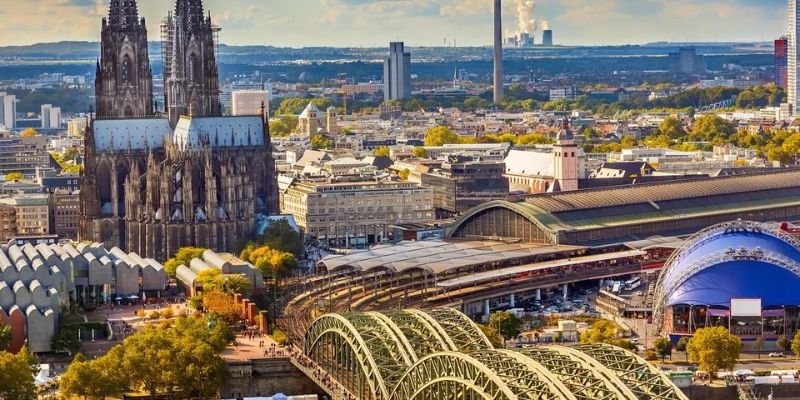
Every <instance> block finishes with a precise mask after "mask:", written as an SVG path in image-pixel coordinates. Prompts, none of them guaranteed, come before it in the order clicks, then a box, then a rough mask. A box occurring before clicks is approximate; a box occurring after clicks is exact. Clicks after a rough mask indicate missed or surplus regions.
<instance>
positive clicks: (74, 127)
mask: <svg viewBox="0 0 800 400" xmlns="http://www.w3.org/2000/svg"><path fill="white" fill-rule="evenodd" d="M87 126H89V120H88V119H87V118H84V117H79V118H73V119H71V120H69V122H67V133H69V135H70V136H72V137H83V135H84V134H85V133H86V127H87Z"/></svg>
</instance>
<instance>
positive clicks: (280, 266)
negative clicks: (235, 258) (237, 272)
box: [240, 243, 298, 279]
mask: <svg viewBox="0 0 800 400" xmlns="http://www.w3.org/2000/svg"><path fill="white" fill-rule="evenodd" d="M240 257H241V258H242V259H243V260H245V261H247V262H249V263H251V264H253V265H255V266H256V267H257V268H258V269H259V270H261V274H262V275H264V276H265V277H266V276H270V277H273V278H276V279H280V278H283V277H284V276H286V275H287V274H288V273H289V272H291V271H293V270H295V269H296V268H297V266H298V263H297V259H296V258H295V256H294V255H293V254H292V253H287V252H285V251H280V250H275V249H272V248H270V247H269V246H259V247H256V246H255V245H254V244H252V243H251V244H248V246H247V247H245V249H244V250H242V253H241V254H240Z"/></svg>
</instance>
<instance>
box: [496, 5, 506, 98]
mask: <svg viewBox="0 0 800 400" xmlns="http://www.w3.org/2000/svg"><path fill="white" fill-rule="evenodd" d="M503 80H504V75H503V5H502V4H501V2H500V0H494V102H495V103H499V102H500V100H502V99H503Z"/></svg>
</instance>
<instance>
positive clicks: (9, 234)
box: [0, 203, 17, 243]
mask: <svg viewBox="0 0 800 400" xmlns="http://www.w3.org/2000/svg"><path fill="white" fill-rule="evenodd" d="M16 236H17V212H16V211H15V210H14V206H12V205H9V204H2V203H0V243H8V241H9V240H11V239H13V238H14V237H16Z"/></svg>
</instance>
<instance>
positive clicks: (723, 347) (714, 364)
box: [686, 326, 742, 377]
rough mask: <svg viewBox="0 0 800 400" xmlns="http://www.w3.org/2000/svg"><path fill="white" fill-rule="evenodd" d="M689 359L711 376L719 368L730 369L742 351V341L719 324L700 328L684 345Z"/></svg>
mask: <svg viewBox="0 0 800 400" xmlns="http://www.w3.org/2000/svg"><path fill="white" fill-rule="evenodd" d="M686 352H687V353H689V361H691V362H694V363H698V364H700V369H701V370H703V371H706V372H708V373H709V374H710V375H711V376H712V377H713V376H714V373H716V372H717V371H719V370H730V369H733V367H734V366H736V359H737V358H739V354H740V353H741V352H742V341H741V340H740V339H739V338H738V337H737V336H734V335H732V334H731V333H730V332H728V330H727V329H725V328H724V327H721V326H715V327H711V328H700V329H698V330H697V331H696V332H695V333H694V336H693V337H692V338H691V339H690V340H689V344H687V345H686Z"/></svg>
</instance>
